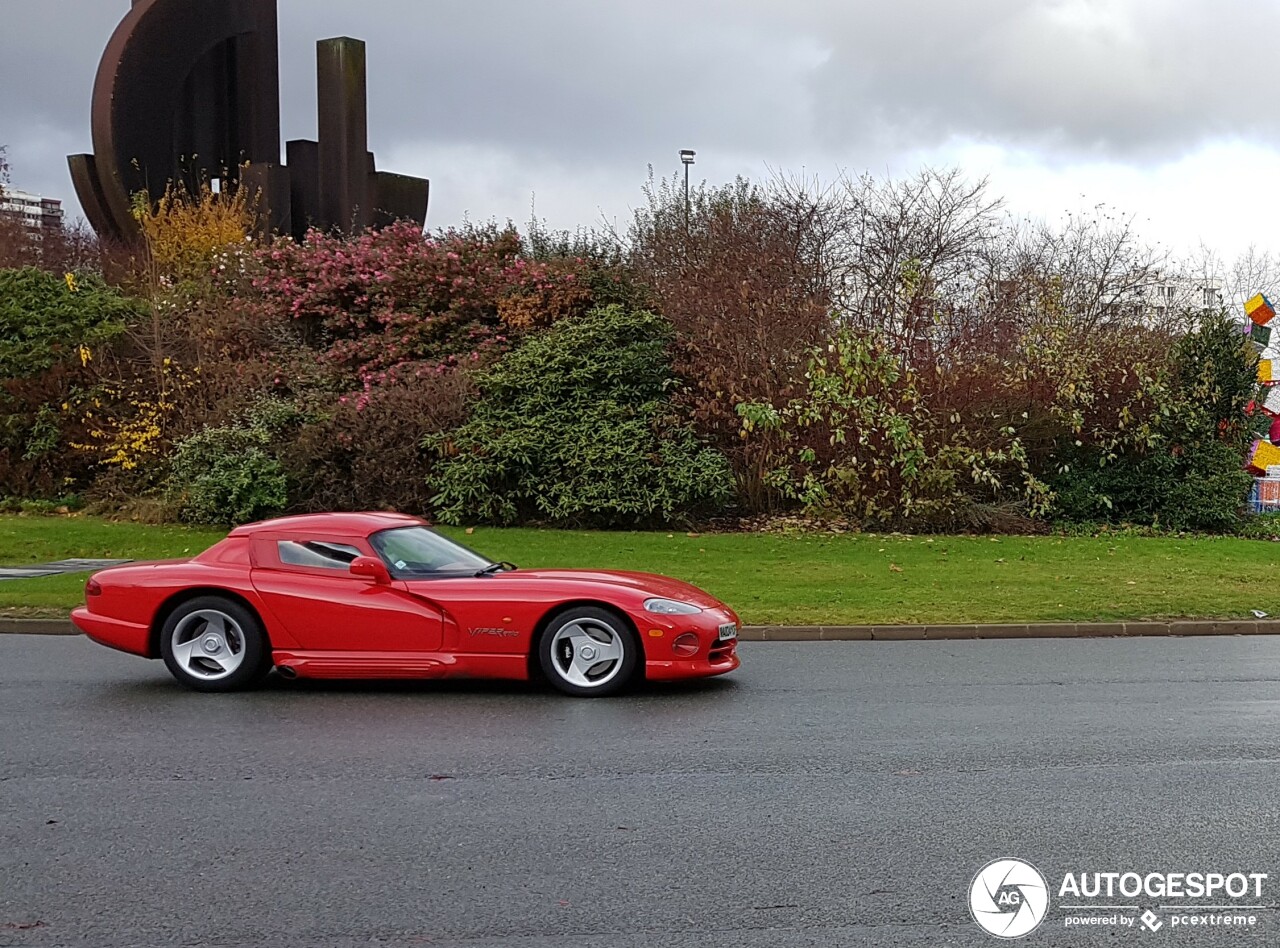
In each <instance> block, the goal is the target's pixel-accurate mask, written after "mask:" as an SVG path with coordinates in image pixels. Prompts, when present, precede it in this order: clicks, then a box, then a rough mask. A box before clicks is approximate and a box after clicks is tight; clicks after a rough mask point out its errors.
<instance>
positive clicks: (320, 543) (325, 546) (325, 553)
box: [276, 540, 364, 571]
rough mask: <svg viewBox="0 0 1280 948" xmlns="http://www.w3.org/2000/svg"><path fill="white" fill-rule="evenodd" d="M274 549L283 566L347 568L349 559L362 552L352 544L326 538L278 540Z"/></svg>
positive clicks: (349, 562)
mask: <svg viewBox="0 0 1280 948" xmlns="http://www.w3.org/2000/svg"><path fill="white" fill-rule="evenodd" d="M276 549H277V550H279V552H280V562H281V563H283V564H284V565H285V566H310V567H317V568H320V569H336V570H344V571H345V570H347V569H349V568H350V566H351V561H352V560H354V559H355V558H356V557H357V556H363V555H364V554H363V553H361V552H360V551H359V550H357V549H356V548H355V547H354V546H347V545H346V544H345V543H332V542H330V541H328V540H279V541H277V542H276Z"/></svg>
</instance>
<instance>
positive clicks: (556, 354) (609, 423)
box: [426, 306, 730, 527]
mask: <svg viewBox="0 0 1280 948" xmlns="http://www.w3.org/2000/svg"><path fill="white" fill-rule="evenodd" d="M670 342H671V328H670V325H669V324H668V323H667V322H666V321H665V320H663V319H661V318H659V317H657V316H655V315H653V314H652V313H648V312H643V311H640V312H635V311H629V310H626V309H624V308H622V307H621V306H609V307H606V308H603V309H598V310H594V311H592V312H591V313H589V314H588V315H586V316H584V317H583V318H581V319H577V320H569V321H565V322H561V323H559V324H557V325H556V326H554V327H552V328H551V329H549V330H547V331H546V332H544V333H542V334H540V335H536V336H532V337H531V338H529V340H528V341H526V342H525V343H524V345H523V346H521V347H520V348H519V349H516V350H515V351H514V352H512V353H510V354H508V355H507V356H506V357H505V358H504V359H503V360H502V361H501V362H499V363H498V364H497V365H496V366H495V367H494V368H492V369H490V370H489V371H487V372H484V373H481V374H480V375H479V376H478V377H477V379H476V384H477V387H478V389H479V392H480V396H479V400H478V401H477V403H476V404H475V406H474V408H473V411H472V416H471V419H470V420H469V421H468V422H467V423H466V424H464V425H462V426H461V427H459V428H457V429H456V430H454V431H452V432H450V433H447V434H443V435H436V436H432V437H429V438H428V439H427V441H426V443H427V445H428V446H429V447H430V448H431V449H432V450H434V451H435V452H436V453H437V454H438V455H439V456H440V458H441V460H440V461H439V462H438V464H437V466H436V468H435V470H433V472H432V474H431V478H430V483H431V486H432V487H434V488H435V489H436V491H437V494H436V496H435V498H434V501H435V503H436V505H437V511H438V516H439V517H440V519H441V520H443V521H445V522H447V523H461V522H463V521H468V520H479V521H485V522H491V523H502V524H509V523H517V522H530V521H548V522H552V523H557V524H571V525H575V526H586V525H592V526H606V527H610V526H637V525H641V524H657V523H667V522H674V521H678V520H685V519H688V518H691V517H696V516H698V515H701V514H705V513H710V512H714V511H716V510H718V509H719V508H721V507H722V506H723V505H724V503H725V502H726V501H727V500H728V497H729V493H730V486H729V485H730V473H729V470H728V467H727V464H726V462H725V459H724V457H723V455H721V454H719V453H718V452H716V451H714V450H710V449H708V448H705V447H704V446H702V445H701V444H700V443H699V442H698V440H697V438H696V437H695V435H694V433H693V431H692V430H691V429H690V427H689V426H688V425H687V424H684V423H682V422H680V421H679V420H678V419H676V418H675V417H674V416H673V413H672V411H671V409H670V405H669V402H668V394H669V391H670V389H671V387H672V385H673V383H674V380H673V377H672V374H671V365H670V359H669V356H668V354H667V349H668V346H669V345H670Z"/></svg>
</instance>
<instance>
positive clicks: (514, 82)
mask: <svg viewBox="0 0 1280 948" xmlns="http://www.w3.org/2000/svg"><path fill="white" fill-rule="evenodd" d="M202 2H203V0H202ZM127 9H128V3H127V2H126V0H0V13H2V14H3V15H4V22H5V29H4V30H3V32H0V88H4V89H5V95H4V96H3V97H0V143H7V144H8V145H9V146H10V154H11V159H12V161H13V164H14V174H15V181H16V183H18V184H20V185H23V186H27V187H30V188H32V189H34V190H40V191H44V192H47V193H52V194H56V195H60V196H63V197H67V198H70V196H71V187H70V182H69V180H68V178H67V174H66V171H65V164H64V162H63V155H64V154H65V153H67V152H69V151H79V150H86V149H88V148H89V147H90V142H89V134H88V107H89V95H90V91H91V88H92V82H93V76H94V73H95V71H96V66H97V60H98V57H99V55H100V53H101V50H102V48H103V46H104V45H105V43H106V40H107V38H108V37H109V35H110V33H111V30H112V29H113V28H114V26H115V24H116V23H117V22H118V21H119V19H120V17H121V16H122V15H123V14H124V13H125V12H126V10H127ZM280 17H281V56H282V95H283V99H284V110H283V115H284V122H285V137H286V138H295V137H312V136H313V135H314V133H315V90H314V83H315V80H314V41H315V40H316V39H319V38H321V37H326V36H333V35H341V34H348V35H354V36H358V37H361V38H363V39H366V40H368V42H369V45H370V106H371V115H370V118H371V137H372V144H373V146H374V148H375V150H376V151H377V152H378V153H379V155H380V156H381V163H382V165H383V166H384V167H388V168H393V170H399V171H403V172H406V173H412V174H425V175H427V176H430V177H432V178H433V179H434V180H435V182H436V191H435V194H436V202H437V203H436V204H435V210H434V211H433V221H434V222H436V223H444V222H447V221H448V220H452V219H456V218H457V217H458V216H459V215H460V214H461V213H462V212H464V211H467V210H470V211H471V212H472V213H479V214H480V215H481V216H488V215H489V214H497V215H498V216H507V215H511V216H514V217H516V218H517V219H520V218H522V217H523V215H525V214H526V212H527V210H528V198H529V195H530V193H531V192H534V191H536V192H538V193H539V194H540V195H541V194H548V195H554V196H555V200H556V201H557V202H559V203H560V205H561V206H562V207H565V208H572V212H573V213H576V214H580V213H582V211H583V209H588V210H594V208H595V207H597V206H604V207H606V208H611V209H612V210H613V211H617V210H618V209H619V208H623V209H624V208H625V205H626V204H627V203H633V202H634V201H635V200H636V198H637V197H638V191H637V186H638V184H639V183H640V181H641V180H642V179H643V176H644V173H645V166H646V165H647V164H648V163H654V164H655V165H657V166H658V168H659V170H662V169H673V168H674V166H675V165H676V162H675V151H676V149H678V148H680V147H695V148H697V149H698V150H699V152H700V156H701V157H700V163H699V171H700V172H703V173H706V174H707V175H708V177H711V178H713V179H718V178H723V177H730V176H732V174H734V173H737V172H741V171H745V172H748V173H753V174H759V173H760V172H761V171H762V170H763V168H764V167H765V165H770V166H774V167H788V168H797V169H798V167H799V166H800V165H802V164H804V165H807V166H808V167H809V168H811V169H813V168H817V167H821V168H826V167H831V166H833V165H836V164H844V165H848V166H850V167H853V168H855V169H856V168H862V167H868V166H870V167H880V166H882V165H884V164H886V163H891V162H893V161H894V160H895V159H900V158H902V156H904V155H908V154H912V155H914V154H918V153H921V152H928V151H929V149H931V148H936V147H937V146H940V145H943V144H944V143H946V142H948V141H953V140H957V139H961V140H968V141H989V142H993V143H998V144H1004V145H1008V146H1012V147H1016V148H1022V149H1030V150H1031V151H1033V152H1038V153H1040V154H1041V155H1042V157H1043V160H1044V161H1046V162H1049V161H1063V160H1073V159H1072V156H1077V157H1079V156H1086V157H1102V158H1112V159H1119V160H1123V161H1128V162H1133V163H1155V162H1157V161H1159V160H1165V159H1169V158H1172V157H1177V156H1178V155H1180V154H1185V153H1186V152H1187V151H1189V150H1192V149H1194V148H1196V147H1197V146H1199V145H1201V144H1203V143H1205V142H1208V141H1213V140H1217V139H1223V138H1226V137H1229V136H1243V137H1249V138H1253V139H1255V140H1262V141H1267V142H1273V141H1275V140H1276V139H1277V138H1280V136H1278V135H1277V127H1276V120H1275V119H1274V118H1273V117H1272V112H1271V110H1270V109H1269V108H1268V106H1269V105H1270V102H1269V97H1270V89H1269V87H1268V85H1267V83H1266V72H1265V70H1264V67H1265V65H1266V59H1265V56H1266V53H1265V50H1266V49H1267V48H1268V47H1269V45H1270V40H1271V39H1272V38H1273V37H1276V36H1277V35H1280V7H1278V6H1277V5H1275V4H1272V3H1260V2H1257V0H970V2H967V3H946V2H939V0H895V2H893V3H873V2H869V0H860V2H853V3H841V2H833V0H735V2H730V0H683V2H677V0H650V2H648V3H645V4H623V3H600V2H598V0H540V2H539V3H536V4H531V3H525V2H517V0H489V2H485V0H433V2H430V3H424V2H421V0H366V2H363V3H352V2H350V0H280ZM445 163H449V164H447V165H446V164H445ZM460 165H461V166H460ZM593 188H598V189H601V190H600V191H599V192H598V193H592V192H591V190H590V189H593ZM514 196H519V197H520V198H521V199H520V200H519V202H518V206H515V207H506V205H507V204H508V203H509V202H510V201H511V200H512V198H513V197H514ZM504 208H505V210H504ZM587 216H588V218H590V217H591V216H593V215H591V214H588V215H587Z"/></svg>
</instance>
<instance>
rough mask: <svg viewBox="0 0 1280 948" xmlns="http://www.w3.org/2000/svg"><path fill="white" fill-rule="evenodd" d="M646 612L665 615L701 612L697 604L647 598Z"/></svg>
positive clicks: (685, 614)
mask: <svg viewBox="0 0 1280 948" xmlns="http://www.w3.org/2000/svg"><path fill="white" fill-rule="evenodd" d="M644 609H645V612H656V613H658V615H663V616H692V615H696V614H697V613H699V612H701V611H702V610H701V609H699V608H698V607H697V606H692V605H690V604H689V603H687V602H676V600H674V599H646V600H645V603H644Z"/></svg>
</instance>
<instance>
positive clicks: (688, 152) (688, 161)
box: [680, 148, 698, 234]
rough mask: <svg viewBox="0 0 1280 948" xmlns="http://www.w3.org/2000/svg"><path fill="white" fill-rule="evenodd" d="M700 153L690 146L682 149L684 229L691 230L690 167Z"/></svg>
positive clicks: (686, 231)
mask: <svg viewBox="0 0 1280 948" xmlns="http://www.w3.org/2000/svg"><path fill="white" fill-rule="evenodd" d="M697 154H698V153H697V152H696V151H693V150H692V149H689V148H682V149H681V150H680V161H681V162H682V163H683V164H684V230H685V233H686V234H687V233H688V232H689V167H690V166H691V165H692V164H693V159H694V157H695V156H696V155H697Z"/></svg>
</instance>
